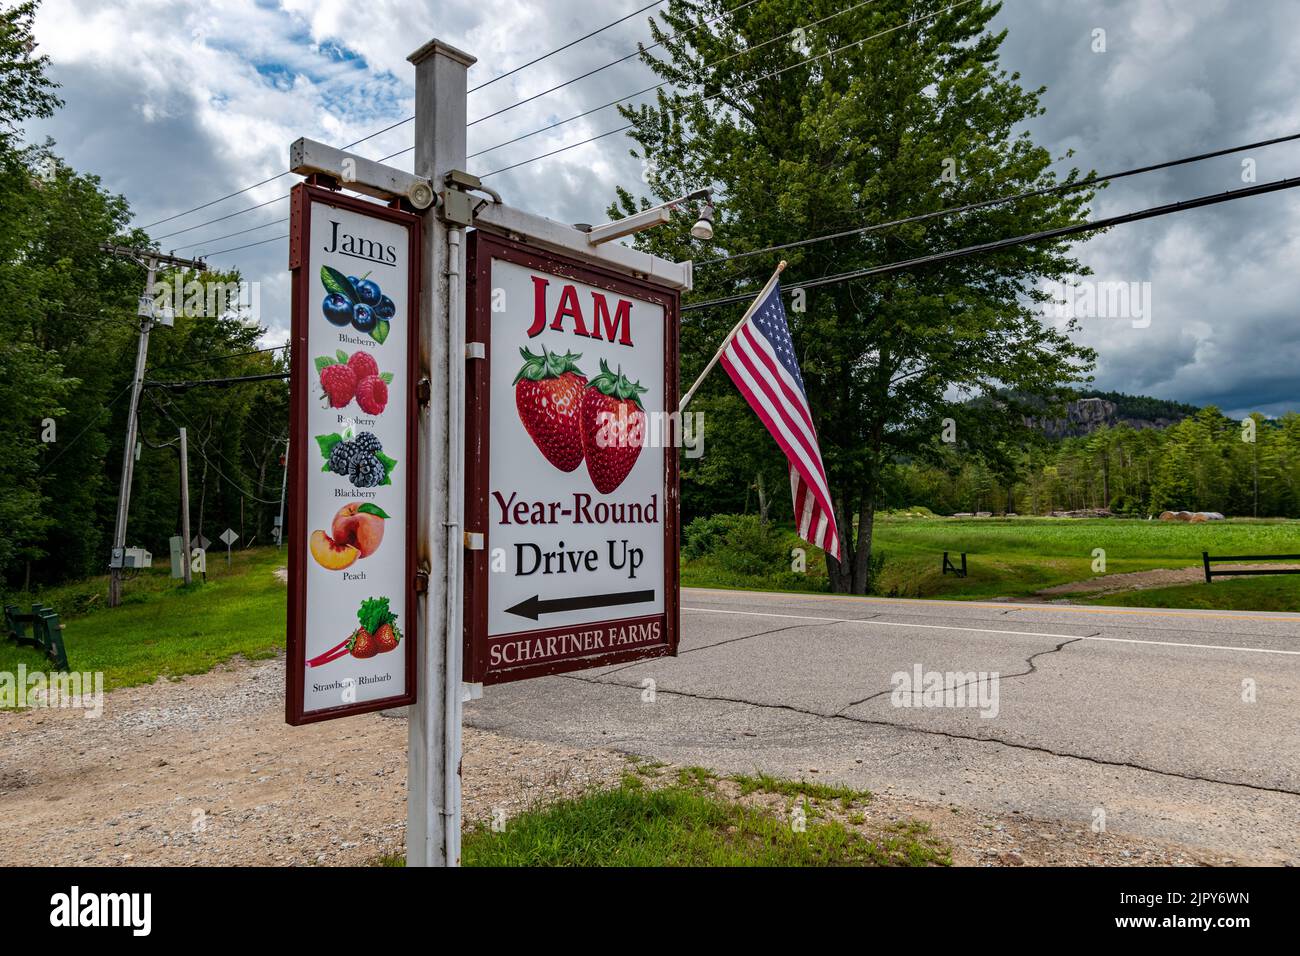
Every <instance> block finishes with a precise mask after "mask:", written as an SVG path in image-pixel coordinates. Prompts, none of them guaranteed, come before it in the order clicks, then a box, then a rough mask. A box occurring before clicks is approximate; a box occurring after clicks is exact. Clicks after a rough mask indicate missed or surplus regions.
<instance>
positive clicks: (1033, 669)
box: [831, 631, 1101, 717]
mask: <svg viewBox="0 0 1300 956" xmlns="http://www.w3.org/2000/svg"><path fill="white" fill-rule="evenodd" d="M1100 633H1101V631H1098V632H1097V634H1088V635H1085V637H1072V638H1070V639H1069V640H1068V641H1062V642H1061V643H1060V644H1057V645H1056V646H1055V647H1052V648H1048V649H1047V650H1045V651H1039V652H1038V653H1037V654H1030V655H1029V656H1028V657H1026V658H1025V663H1026V664H1028V665H1029V670H1027V671H1020V672H1018V673H1015V674H999V675H998V680H999V681H1004V680H1011V679H1012V678H1013V677H1028V676H1029V675H1030V674H1034V673H1037V672H1038V666H1037V665H1036V664H1035V663H1034V661H1035V659H1037V658H1039V657H1042V656H1044V655H1045V654H1055V653H1057V652H1059V651H1060V650H1061V648H1063V647H1068V646H1069V645H1071V644H1077V643H1078V642H1079V641H1082V640H1085V639H1086V638H1088V637H1096V636H1097V635H1098V634H1100ZM978 683H979V678H976V679H975V680H973V681H969V680H968V681H966V682H965V683H964V684H954V685H953V686H952V687H951V688H949V687H948V686H947V685H945V686H944V690H945V691H947V690H959V689H961V688H963V687H969V686H971V685H972V684H978ZM893 692H894V688H893V687H889V688H886V689H885V690H882V691H877V692H876V693H874V694H868V695H867V696H866V697H863V698H862V699H861V700H854V701H850V702H849V703H847V704H845V705H844V706H843V707H841V708H840V709H839V710H837V711H835V713H834V714H832V715H831V716H832V717H838V716H840V715H841V714H843V713H844V712H845V711H846V710H848V709H849V708H850V707H857V706H858V705H859V704H865V703H866V702H867V701H869V700H875V699H876V698H877V697H883V696H885V695H886V694H892V693H893ZM923 693H925V691H924V690H914V691H912V696H913V697H915V696H916V695H917V694H923Z"/></svg>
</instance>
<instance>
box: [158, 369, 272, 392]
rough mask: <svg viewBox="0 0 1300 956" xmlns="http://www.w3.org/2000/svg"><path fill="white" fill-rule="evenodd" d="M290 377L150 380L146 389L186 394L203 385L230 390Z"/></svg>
mask: <svg viewBox="0 0 1300 956" xmlns="http://www.w3.org/2000/svg"><path fill="white" fill-rule="evenodd" d="M288 377H289V373H288V372H266V373H263V374H260V375H232V376H229V377H227V378H200V379H194V380H192V381H188V382H160V381H158V380H157V379H150V380H148V381H146V382H145V383H144V384H145V387H146V388H165V389H167V390H168V391H172V392H185V391H188V390H190V389H191V388H198V387H200V386H203V385H213V386H217V387H219V388H228V387H229V386H231V385H247V384H248V383H250V382H270V381H284V380H285V379H287V378H288Z"/></svg>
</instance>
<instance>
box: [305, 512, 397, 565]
mask: <svg viewBox="0 0 1300 956" xmlns="http://www.w3.org/2000/svg"><path fill="white" fill-rule="evenodd" d="M386 520H388V514H387V512H385V511H384V509H383V508H381V507H379V505H376V504H372V503H370V502H369V501H350V502H348V503H347V504H345V505H344V506H343V507H342V508H340V509H339V510H338V513H337V514H336V515H335V516H334V521H333V523H332V524H331V525H330V530H329V531H313V532H312V535H311V556H312V557H313V558H315V559H316V563H317V564H319V565H320V566H321V567H322V568H325V569H326V570H328V571H342V570H343V569H344V568H346V567H350V566H351V565H352V564H353V563H354V562H356V561H357V560H358V559H359V558H368V557H370V556H371V555H372V554H374V553H375V551H376V550H378V548H379V543H380V542H381V541H383V540H384V522H385V521H386Z"/></svg>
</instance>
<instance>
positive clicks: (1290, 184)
mask: <svg viewBox="0 0 1300 956" xmlns="http://www.w3.org/2000/svg"><path fill="white" fill-rule="evenodd" d="M1297 186H1300V177H1292V178H1290V179H1278V180H1274V181H1273V182H1269V183H1260V184H1258V185H1255V186H1246V187H1243V188H1241V189H1230V190H1228V191H1227V192H1223V193H1212V194H1210V195H1208V196H1198V197H1196V198H1195V199H1185V200H1183V201H1181V202H1174V203H1166V204H1165V205H1163V206H1152V207H1149V208H1147V209H1139V210H1137V211H1136V212H1129V213H1123V214H1122V215H1118V216H1107V217H1106V218H1104V219H1093V220H1090V221H1088V222H1081V223H1075V224H1074V225H1071V226H1058V227H1057V228H1054V229H1044V230H1042V231H1040V232H1031V233H1026V234H1025V235H1021V236H1012V237H1011V238H1008V239H996V240H994V241H992V242H984V243H979V244H978V245H973V246H963V247H962V248H960V249H952V250H949V251H948V252H936V253H933V254H931V255H928V256H920V257H918V258H915V259H906V260H903V261H901V262H891V263H887V264H886V265H881V266H870V267H868V268H865V269H855V270H853V271H852V272H841V273H839V274H837V275H830V276H822V277H821V278H818V279H809V280H808V281H806V282H796V283H794V284H792V285H789V286H786V287H785V288H784V290H783V291H785V292H791V291H793V290H794V289H812V288H816V287H817V286H823V285H836V284H838V283H841V282H848V281H850V280H852V279H864V278H867V277H869V276H879V275H888V274H890V273H893V272H904V271H907V270H909V269H916V268H920V267H923V266H929V265H935V264H937V263H940V262H947V261H949V260H952V259H963V258H966V257H968V256H973V255H978V254H980V253H984V252H996V251H997V250H999V249H1006V248H1008V247H1010V246H1019V245H1027V244H1029V243H1032V242H1043V241H1045V240H1049V239H1060V238H1063V237H1065V236H1071V235H1077V234H1078V233H1083V232H1095V231H1096V230H1098V229H1109V228H1110V227H1112V226H1118V225H1123V224H1124V223H1129V222H1139V221H1141V220H1143V219H1154V218H1156V217H1158V216H1167V215H1170V214H1171V213H1176V212H1187V211H1188V210H1191V209H1200V208H1201V207H1203V206H1213V205H1217V204H1218V203H1222V202H1230V201H1231V200H1234V199H1246V198H1248V197H1250V196H1260V195H1263V194H1265V193H1271V192H1277V191H1279V190H1282V189H1294V188H1295V187H1297ZM753 298H754V294H753V293H750V294H741V295H729V296H723V297H722V298H719V299H709V300H707V301H705V302H693V303H691V304H690V305H684V306H682V309H681V310H682V311H683V312H692V311H694V310H696V309H707V308H711V307H713V306H718V305H730V304H732V303H735V302H749V301H751V300H752V299H753Z"/></svg>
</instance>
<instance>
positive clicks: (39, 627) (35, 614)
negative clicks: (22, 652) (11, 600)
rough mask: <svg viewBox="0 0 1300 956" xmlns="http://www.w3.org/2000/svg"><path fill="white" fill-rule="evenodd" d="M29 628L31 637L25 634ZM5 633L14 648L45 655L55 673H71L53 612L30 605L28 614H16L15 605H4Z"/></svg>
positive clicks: (37, 605)
mask: <svg viewBox="0 0 1300 956" xmlns="http://www.w3.org/2000/svg"><path fill="white" fill-rule="evenodd" d="M29 624H30V625H31V628H32V631H31V634H28V633H27V625H29ZM5 630H6V632H7V636H8V638H9V640H11V641H13V642H14V643H15V644H25V645H28V646H31V647H35V648H36V649H37V650H39V651H41V652H42V653H43V654H45V656H46V657H48V658H49V659H50V661H51V663H53V665H54V668H55V669H56V670H60V671H66V670H70V668H69V667H68V652H67V650H66V649H65V648H64V646H63V625H62V624H60V623H59V615H58V612H57V611H55V610H54V608H52V607H46V606H45V605H43V604H33V605H32V611H31V613H30V614H26V613H24V612H22V611H20V610H18V606H17V605H15V604H6V605H5Z"/></svg>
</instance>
